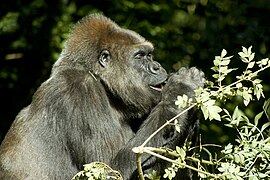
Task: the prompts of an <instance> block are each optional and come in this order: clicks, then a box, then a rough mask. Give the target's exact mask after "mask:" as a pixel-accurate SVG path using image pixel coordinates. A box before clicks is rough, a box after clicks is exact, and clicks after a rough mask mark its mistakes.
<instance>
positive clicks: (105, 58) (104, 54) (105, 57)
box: [98, 50, 111, 67]
mask: <svg viewBox="0 0 270 180" xmlns="http://www.w3.org/2000/svg"><path fill="white" fill-rule="evenodd" d="M98 60H99V63H100V65H101V66H103V67H106V66H108V64H109V62H110V61H111V54H110V52H109V51H108V50H102V51H101V53H100V55H99V58H98Z"/></svg>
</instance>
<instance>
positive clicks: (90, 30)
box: [70, 14, 151, 46]
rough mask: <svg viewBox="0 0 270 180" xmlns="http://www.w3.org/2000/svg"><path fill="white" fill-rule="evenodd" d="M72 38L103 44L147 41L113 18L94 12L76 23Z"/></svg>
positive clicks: (129, 43)
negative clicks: (122, 26)
mask: <svg viewBox="0 0 270 180" xmlns="http://www.w3.org/2000/svg"><path fill="white" fill-rule="evenodd" d="M70 39H71V41H76V42H80V41H81V42H82V41H84V42H85V41H88V42H89V43H98V44H99V45H101V46H102V45H108V44H119V45H135V44H141V43H145V42H147V41H146V40H145V38H143V37H142V36H140V35H139V34H138V33H136V32H134V31H131V30H128V29H124V28H121V27H119V26H118V25H117V24H116V23H115V22H113V21H112V20H111V19H109V18H107V17H105V16H103V15H100V14H92V15H89V16H87V17H85V18H83V19H82V20H81V21H80V22H79V23H78V24H76V25H75V28H74V29H73V32H72V34H71V37H70ZM149 44H151V43H148V45H149Z"/></svg>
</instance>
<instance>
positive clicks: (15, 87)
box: [0, 0, 270, 143]
mask: <svg viewBox="0 0 270 180" xmlns="http://www.w3.org/2000/svg"><path fill="white" fill-rule="evenodd" d="M93 12H102V13H104V14H105V15H106V16H108V17H110V18H111V19H113V20H114V21H115V22H117V23H118V24H119V25H120V26H122V27H125V28H129V29H132V30H134V31H136V32H138V33H140V34H141V35H142V36H144V37H146V38H147V39H148V40H150V41H151V42H153V43H154V45H155V47H156V51H155V59H156V60H158V61H159V62H161V64H162V65H163V66H164V67H165V68H166V69H167V70H168V71H169V72H171V71H174V70H175V69H178V68H179V67H180V66H197V67H199V68H201V69H203V71H204V72H205V73H206V75H207V77H208V78H209V79H211V73H212V72H211V70H210V67H212V60H213V59H214V57H215V55H219V54H220V53H221V50H222V49H223V48H224V49H226V50H227V51H228V53H229V55H235V58H234V60H235V61H233V62H232V66H233V67H238V68H239V69H243V68H245V67H244V66H242V65H241V63H240V60H239V59H238V55H237V52H238V51H241V46H246V47H249V46H251V45H252V46H253V51H255V52H256V59H260V58H264V57H269V54H270V51H269V45H270V20H269V14H270V1H269V0H256V1H255V0H170V1H167V0H155V1H150V0H148V1H140V0H137V1H128V0H123V1H121V0H105V1H102V0H98V1H94V0H92V1H91V0H89V1H86V0H84V1H83V0H77V1H75V0H62V1H60V0H54V1H46V0H2V1H1V3H0V103H1V107H0V142H1V140H2V139H3V137H4V134H5V133H6V131H7V130H8V128H9V126H10V124H11V123H12V121H13V120H14V118H15V116H16V115H17V113H18V112H19V111H20V110H21V109H22V108H23V107H24V106H26V105H28V104H29V103H30V102H31V97H32V95H33V93H34V92H35V90H36V89H37V87H38V86H39V85H40V84H41V83H42V82H43V81H44V80H45V79H47V78H48V76H49V75H50V69H51V66H52V64H53V63H54V62H55V61H56V59H57V58H58V55H59V53H60V52H61V49H62V47H63V42H64V40H65V39H66V37H67V35H68V32H69V29H70V28H71V27H72V25H73V24H74V23H75V22H77V21H78V20H79V19H80V18H82V17H83V16H85V15H87V14H89V13H93ZM269 75H270V72H269V70H268V71H267V72H264V73H263V74H262V76H261V79H263V80H264V86H265V94H266V97H269V96H268V93H269ZM234 78H235V75H234V74H232V75H231V77H230V78H229V79H228V83H230V81H234ZM239 103H241V100H239V99H237V98H235V99H233V100H232V101H231V102H229V103H228V108H229V109H230V108H231V109H232V108H234V106H235V105H238V104H239ZM261 106H262V102H258V103H255V105H252V106H249V107H248V108H244V109H243V110H244V111H245V112H246V113H247V114H248V116H249V117H252V116H254V114H256V113H257V112H259V111H260V108H261ZM202 123H203V125H202V139H203V140H204V141H206V142H209V143H210V142H217V143H227V141H228V140H230V141H233V138H232V137H233V135H234V133H233V132H232V131H228V129H225V128H224V126H222V124H221V123H212V122H211V123H209V122H202ZM230 138H231V139H230Z"/></svg>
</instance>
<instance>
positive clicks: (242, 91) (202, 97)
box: [133, 47, 270, 180]
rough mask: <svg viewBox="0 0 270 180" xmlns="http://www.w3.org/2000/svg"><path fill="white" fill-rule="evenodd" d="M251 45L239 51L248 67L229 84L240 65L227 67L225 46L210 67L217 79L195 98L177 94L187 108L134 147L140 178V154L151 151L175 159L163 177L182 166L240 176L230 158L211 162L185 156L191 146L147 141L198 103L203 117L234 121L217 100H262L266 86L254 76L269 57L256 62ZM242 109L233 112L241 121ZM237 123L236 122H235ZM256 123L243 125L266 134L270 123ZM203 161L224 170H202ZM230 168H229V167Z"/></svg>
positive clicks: (201, 172)
mask: <svg viewBox="0 0 270 180" xmlns="http://www.w3.org/2000/svg"><path fill="white" fill-rule="evenodd" d="M251 49H252V47H249V48H248V49H247V48H245V47H242V52H239V53H238V54H239V56H240V59H241V60H242V62H244V63H245V64H247V67H246V69H245V70H244V71H243V73H242V74H241V75H239V76H236V78H237V80H236V81H235V82H233V83H231V84H229V85H225V83H224V79H225V78H226V77H227V75H228V74H229V73H231V72H232V71H235V70H237V68H229V67H228V65H229V64H230V62H231V58H232V57H233V56H229V57H226V55H227V51H226V50H225V49H223V50H222V52H221V55H220V56H216V57H215V60H214V67H212V68H211V69H212V70H213V71H214V72H215V74H213V78H214V79H215V81H214V82H211V81H208V82H207V87H205V88H199V89H197V90H195V102H193V99H191V98H189V97H188V96H186V95H183V96H178V97H177V100H176V102H175V104H176V105H177V106H178V107H179V108H186V109H185V110H184V111H183V112H181V113H179V114H178V115H177V116H175V117H173V118H172V119H170V120H168V121H167V122H166V123H165V124H164V125H162V126H161V127H160V128H159V129H157V130H156V131H155V132H154V133H153V134H152V135H150V136H149V137H148V138H147V139H146V141H145V142H144V143H143V144H142V145H141V146H139V147H135V148H133V151H134V152H135V153H136V154H137V166H138V170H139V172H140V173H139V174H140V179H141V180H144V179H145V178H144V174H143V171H142V167H141V162H140V158H141V155H142V154H143V153H148V154H151V155H153V156H156V157H158V158H160V159H163V160H165V161H168V162H171V163H172V167H169V168H167V169H166V170H165V174H164V176H163V177H164V178H169V179H172V178H173V177H174V176H175V175H176V174H175V172H176V171H177V170H178V169H179V168H189V169H191V170H193V171H196V172H198V174H199V175H200V176H201V178H205V177H211V178H214V179H217V178H222V177H223V178H225V177H227V178H228V177H237V178H238V179H239V178H240V176H239V174H237V173H240V170H241V168H240V167H238V166H236V165H232V163H231V164H230V165H231V166H227V165H228V164H227V162H223V163H222V162H221V161H215V162H212V161H206V160H201V159H197V158H194V157H188V156H186V153H183V151H187V150H188V149H185V150H184V149H183V148H179V147H176V148H177V149H178V154H177V153H176V154H172V153H171V151H168V150H163V149H157V148H153V147H145V145H146V144H147V142H149V141H150V140H151V139H152V138H153V137H154V136H155V135H156V134H157V133H158V132H159V131H161V130H162V129H163V128H164V127H166V126H167V125H169V124H171V123H172V122H173V121H175V120H176V119H177V118H178V117H179V116H181V115H183V114H184V113H185V112H187V111H188V110H190V109H192V108H194V107H195V106H197V107H198V108H200V109H201V111H202V113H203V115H204V118H205V119H206V120H207V119H209V120H218V121H221V119H225V120H227V121H228V120H230V123H232V122H234V121H232V118H229V117H230V114H229V112H228V111H227V110H226V109H222V108H221V107H220V106H218V105H217V101H223V102H225V101H226V100H228V99H230V98H231V97H233V96H241V97H242V98H243V103H244V105H245V106H247V105H248V104H249V103H250V101H251V100H253V95H255V96H256V98H257V100H259V99H260V97H264V94H263V86H262V85H261V82H262V81H261V80H260V79H255V78H256V77H257V76H258V73H260V72H262V71H264V70H265V69H267V68H269V67H270V61H269V59H268V58H265V59H262V60H260V61H257V62H255V61H254V57H255V53H253V52H252V51H251ZM256 64H257V68H258V70H256V71H254V67H255V65H256ZM244 81H246V82H251V84H252V86H251V87H246V86H244V84H243V82H244ZM221 112H225V114H226V115H225V116H221ZM239 112H240V110H238V109H237V108H236V109H235V112H234V116H233V118H234V119H237V120H238V121H240V119H241V118H243V117H245V116H244V115H242V114H239ZM237 113H238V114H237ZM261 116H262V114H260V117H261ZM260 117H259V116H257V118H255V120H256V122H257V121H258V119H260ZM244 119H246V121H245V122H248V120H247V117H245V118H244ZM234 123H236V122H234ZM237 123H238V125H239V122H237ZM237 123H236V124H237ZM257 125H258V123H255V125H251V123H249V122H248V123H247V124H246V126H244V127H245V128H246V129H245V131H247V130H249V129H250V128H251V130H252V132H254V131H255V130H257V131H258V132H259V134H260V135H261V136H263V135H262V132H263V131H264V130H265V129H266V128H268V126H270V125H268V124H266V125H265V126H264V127H263V128H262V130H259V129H258V128H257ZM227 126H230V125H227ZM178 127H179V126H177V125H175V128H176V130H177V128H178ZM231 127H233V128H236V129H237V130H238V132H239V134H240V137H241V138H242V139H241V140H239V141H238V142H239V143H243V141H244V140H246V139H244V137H243V135H242V130H241V128H240V129H238V127H237V126H236V125H233V126H232V125H231ZM251 135H252V134H248V137H249V138H250V137H251ZM226 147H227V146H226ZM226 147H225V149H226ZM228 147H230V145H228ZM228 147H227V148H228ZM176 152H177V151H176ZM181 152H182V153H181ZM223 152H224V154H226V152H227V151H225V150H224V151H223ZM158 153H162V154H167V155H170V156H174V157H175V158H176V159H170V158H167V157H165V156H163V155H160V154H158ZM183 154H184V155H183ZM238 154H239V153H236V155H235V156H237V155H238ZM179 159H180V160H179ZM185 160H188V161H193V162H196V163H197V164H198V168H194V167H192V166H190V165H187V164H186V162H185ZM234 160H235V159H234ZM236 162H238V160H236ZM252 162H253V161H252ZM201 164H208V165H216V166H217V167H218V170H219V171H220V172H221V174H212V173H209V172H207V171H206V170H203V168H200V167H202V166H200V165H201ZM228 167H235V169H234V171H232V170H233V169H232V168H228ZM251 167H252V164H250V166H249V168H248V169H246V172H245V175H246V173H247V171H248V170H250V169H251ZM226 168H227V169H226ZM228 169H229V170H230V171H228ZM231 171H232V172H231ZM240 175H244V174H243V173H242V174H241V173H240ZM152 176H153V174H151V175H150V176H148V178H149V177H151V178H149V179H153V177H152ZM260 176H261V177H263V175H260ZM155 178H157V177H155ZM155 178H154V179H155Z"/></svg>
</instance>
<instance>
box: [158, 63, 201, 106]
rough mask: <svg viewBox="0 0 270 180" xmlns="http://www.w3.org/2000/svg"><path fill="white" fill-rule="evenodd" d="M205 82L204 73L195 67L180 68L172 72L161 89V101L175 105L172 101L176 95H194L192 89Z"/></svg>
mask: <svg viewBox="0 0 270 180" xmlns="http://www.w3.org/2000/svg"><path fill="white" fill-rule="evenodd" d="M204 82H205V79H204V73H203V72H202V71H200V70H198V69H197V68H195V67H192V68H189V69H187V68H185V67H183V68H181V69H179V70H178V72H176V73H175V74H173V75H172V76H171V77H170V78H169V79H168V82H167V84H166V85H165V87H164V88H163V90H162V101H163V102H164V103H165V104H167V105H170V104H172V105H175V104H174V101H175V100H176V97H177V96H178V95H183V94H186V95H187V96H188V97H190V98H192V97H194V95H195V94H194V90H195V89H198V88H199V87H203V85H204Z"/></svg>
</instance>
